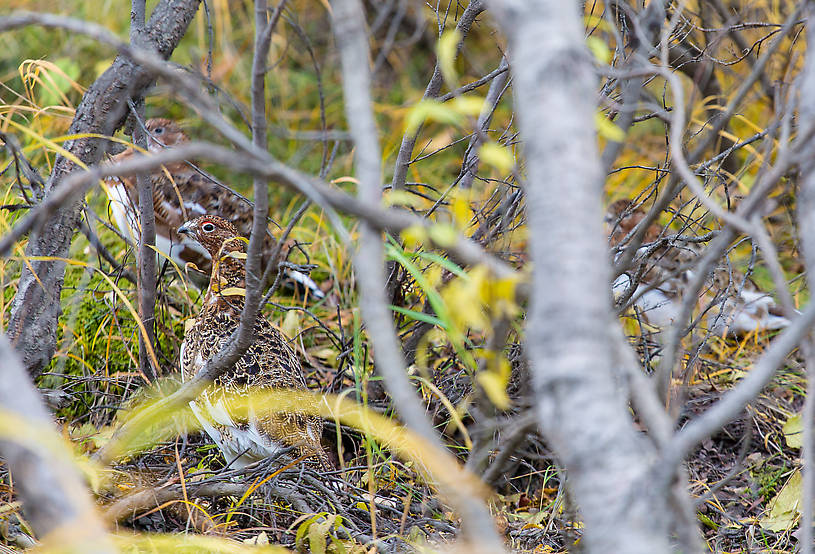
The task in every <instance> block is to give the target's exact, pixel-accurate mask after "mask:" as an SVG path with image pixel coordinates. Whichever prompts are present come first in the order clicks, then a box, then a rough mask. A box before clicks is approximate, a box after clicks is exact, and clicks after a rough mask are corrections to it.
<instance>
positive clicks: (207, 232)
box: [178, 215, 246, 260]
mask: <svg viewBox="0 0 815 554" xmlns="http://www.w3.org/2000/svg"><path fill="white" fill-rule="evenodd" d="M178 232H179V234H182V235H186V236H188V237H189V238H191V239H192V240H194V241H196V242H198V243H199V244H200V245H201V246H203V247H204V248H206V249H207V252H209V254H210V256H212V259H213V260H217V259H220V258H221V257H222V256H223V255H224V254H225V253H227V252H235V251H238V252H245V250H246V239H245V238H243V237H242V236H240V234H239V233H238V229H237V228H236V227H235V226H234V225H232V223H230V222H229V221H228V220H226V219H224V218H223V217H220V216H217V215H202V216H201V217H196V218H195V219H191V220H189V221H187V222H186V223H184V224H183V225H182V226H181V227H179V228H178Z"/></svg>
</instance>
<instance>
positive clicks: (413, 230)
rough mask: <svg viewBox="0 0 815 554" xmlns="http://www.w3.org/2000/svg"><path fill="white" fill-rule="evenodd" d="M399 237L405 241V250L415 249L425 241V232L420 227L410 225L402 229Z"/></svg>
mask: <svg viewBox="0 0 815 554" xmlns="http://www.w3.org/2000/svg"><path fill="white" fill-rule="evenodd" d="M400 236H401V237H402V240H403V241H405V247H406V248H416V247H417V246H419V245H420V244H422V243H423V242H425V241H426V240H427V230H426V229H425V228H424V227H422V226H421V225H412V226H410V227H408V228H407V229H404V230H403V231H402V232H401V233H400Z"/></svg>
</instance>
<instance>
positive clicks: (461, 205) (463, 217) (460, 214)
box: [452, 191, 472, 229]
mask: <svg viewBox="0 0 815 554" xmlns="http://www.w3.org/2000/svg"><path fill="white" fill-rule="evenodd" d="M452 209H453V221H454V222H455V224H456V227H458V228H459V229H466V228H467V227H469V226H470V219H472V212H471V211H470V202H469V194H467V193H466V192H465V191H460V192H459V194H456V195H455V196H454V197H453V206H452Z"/></svg>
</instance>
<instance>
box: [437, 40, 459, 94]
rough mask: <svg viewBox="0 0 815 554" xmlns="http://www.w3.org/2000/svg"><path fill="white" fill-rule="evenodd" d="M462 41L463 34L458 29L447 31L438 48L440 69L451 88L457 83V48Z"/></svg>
mask: <svg viewBox="0 0 815 554" xmlns="http://www.w3.org/2000/svg"><path fill="white" fill-rule="evenodd" d="M460 40H461V33H459V32H458V30H457V29H453V30H450V31H445V32H444V33H443V34H442V35H441V38H440V39H439V43H438V45H437V47H436V56H437V57H438V60H439V69H441V74H442V76H443V77H444V80H445V81H447V84H448V85H449V86H450V87H454V83H455V82H456V48H457V46H458V43H459V41H460Z"/></svg>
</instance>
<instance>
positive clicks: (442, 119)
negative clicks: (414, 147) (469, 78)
mask: <svg viewBox="0 0 815 554" xmlns="http://www.w3.org/2000/svg"><path fill="white" fill-rule="evenodd" d="M427 120H430V121H437V122H439V123H448V124H451V125H459V124H461V123H462V122H463V121H464V117H463V116H462V115H461V113H459V112H457V111H456V110H454V109H453V107H452V106H445V105H443V104H442V103H441V102H439V101H438V100H421V101H420V102H418V103H417V104H416V105H415V106H413V108H411V110H410V111H409V112H408V114H407V117H405V132H406V133H410V134H412V133H415V132H416V131H418V130H419V127H420V126H421V125H422V124H423V123H424V122H425V121H427Z"/></svg>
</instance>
